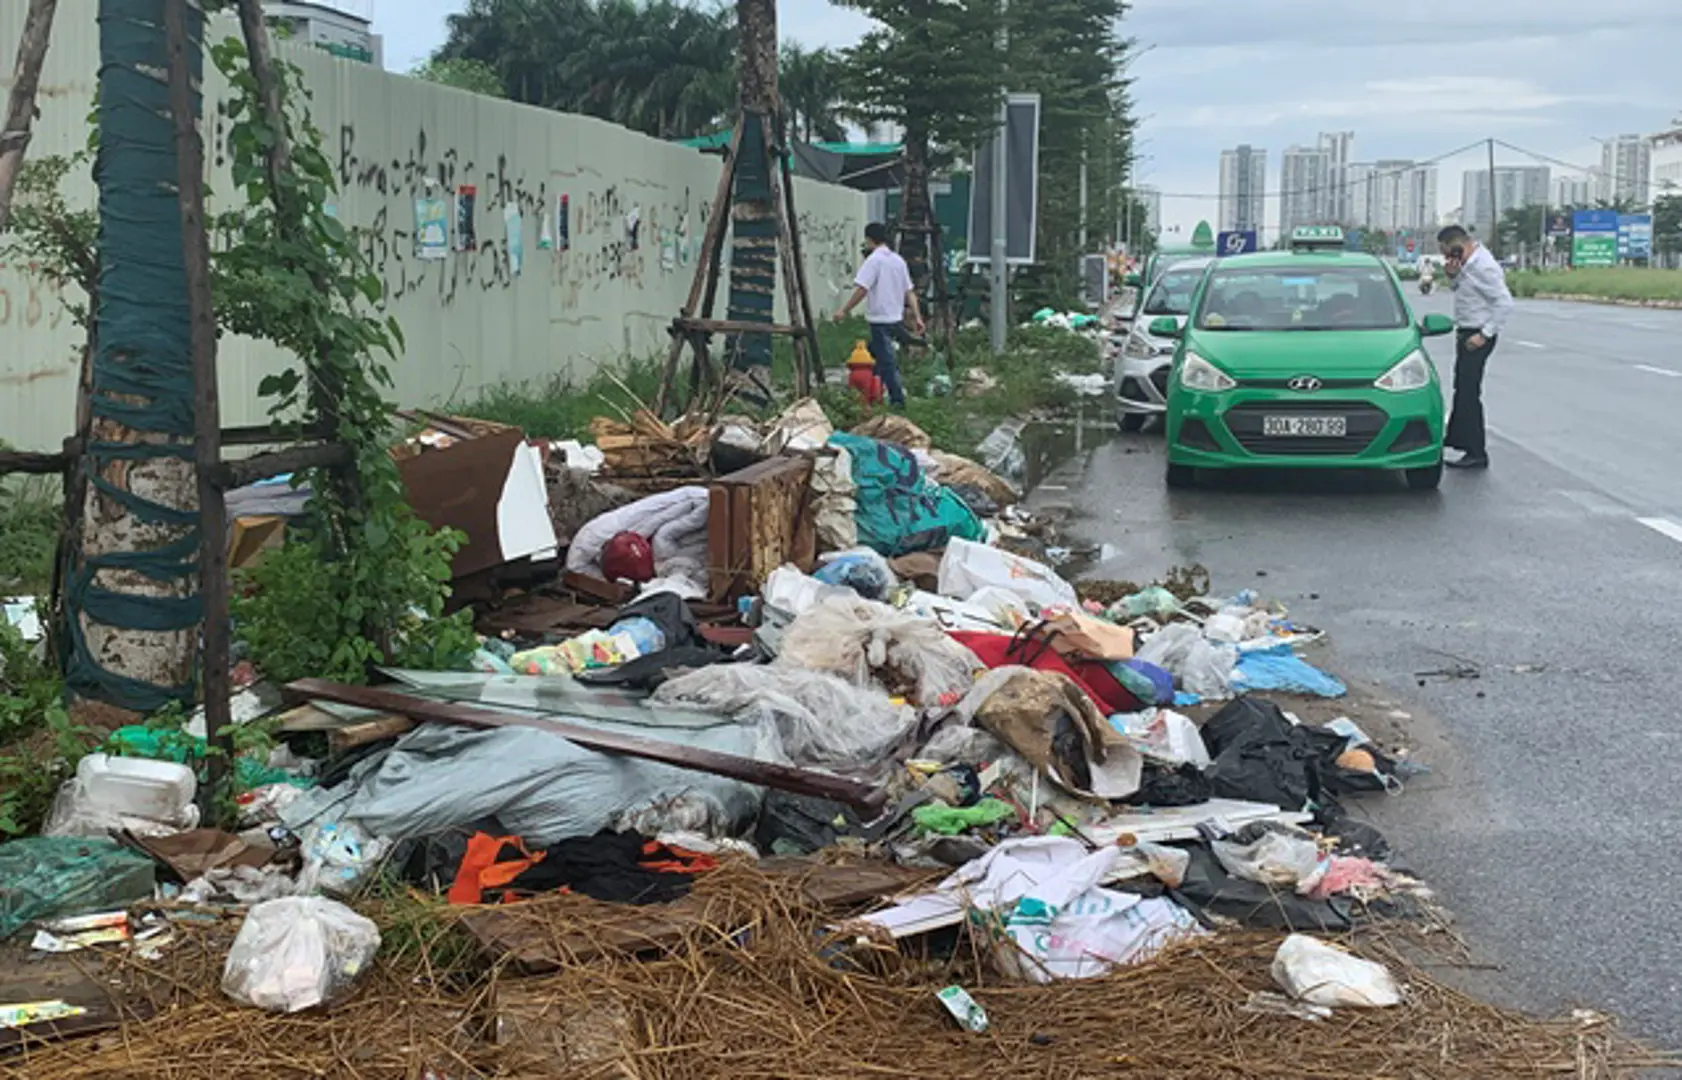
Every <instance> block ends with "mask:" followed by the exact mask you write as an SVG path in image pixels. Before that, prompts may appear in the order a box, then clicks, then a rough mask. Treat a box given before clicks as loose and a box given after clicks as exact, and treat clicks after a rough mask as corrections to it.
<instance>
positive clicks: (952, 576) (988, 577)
mask: <svg viewBox="0 0 1682 1080" xmlns="http://www.w3.org/2000/svg"><path fill="white" fill-rule="evenodd" d="M989 586H992V587H995V588H999V589H1004V590H1006V591H1008V592H1012V593H1015V594H1016V595H1017V596H1020V597H1022V599H1024V600H1027V601H1029V602H1031V603H1035V604H1038V605H1039V606H1040V607H1042V608H1045V607H1079V606H1080V597H1078V596H1076V595H1075V587H1074V586H1073V585H1070V584H1069V583H1068V582H1067V581H1064V580H1063V579H1062V578H1060V577H1058V576H1057V571H1055V570H1053V569H1051V568H1050V567H1049V566H1045V565H1042V564H1040V563H1037V562H1035V561H1034V560H1032V559H1024V558H1023V557H1022V556H1020V555H1012V554H1011V553H1010V552H1008V551H1005V550H1003V549H1002V548H996V547H988V546H987V545H986V544H977V543H974V542H973V541H969V540H953V541H952V542H951V543H949V544H947V545H946V554H945V556H943V557H942V558H941V560H940V591H941V593H943V594H944V595H946V596H951V597H956V598H957V599H959V600H968V599H969V598H970V597H971V596H972V595H974V594H975V593H976V592H978V591H979V590H981V589H985V588H987V587H989Z"/></svg>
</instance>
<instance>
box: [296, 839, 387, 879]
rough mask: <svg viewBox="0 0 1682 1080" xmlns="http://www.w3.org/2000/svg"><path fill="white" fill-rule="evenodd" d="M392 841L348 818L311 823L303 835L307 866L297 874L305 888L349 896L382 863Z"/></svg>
mask: <svg viewBox="0 0 1682 1080" xmlns="http://www.w3.org/2000/svg"><path fill="white" fill-rule="evenodd" d="M390 846H391V845H390V844H388V843H387V842H386V841H384V840H381V839H379V838H378V837H375V836H371V835H369V833H368V831H367V830H366V829H364V828H362V827H361V826H360V825H357V824H356V823H354V822H349V821H336V822H323V823H321V824H316V825H311V826H310V827H309V828H308V829H306V830H305V831H304V834H303V836H302V838H301V839H300V847H301V850H302V852H303V856H304V868H303V870H302V871H300V872H299V874H298V881H299V884H300V885H301V886H302V891H303V892H315V891H316V890H318V889H319V890H320V891H322V892H325V893H331V894H332V895H334V896H349V895H351V894H352V893H354V892H355V891H356V887H357V886H358V885H360V884H361V883H362V880H363V879H364V878H365V877H367V876H368V873H369V871H371V870H373V869H374V868H375V867H377V866H378V865H379V864H380V859H381V858H383V857H384V856H385V853H386V849H387V848H389V847H390Z"/></svg>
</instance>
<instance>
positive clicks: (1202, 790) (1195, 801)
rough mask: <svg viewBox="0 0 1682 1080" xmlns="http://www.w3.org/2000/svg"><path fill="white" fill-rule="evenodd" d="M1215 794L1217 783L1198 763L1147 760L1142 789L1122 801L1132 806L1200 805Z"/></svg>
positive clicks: (1140, 787)
mask: <svg viewBox="0 0 1682 1080" xmlns="http://www.w3.org/2000/svg"><path fill="white" fill-rule="evenodd" d="M1213 797H1214V785H1212V784H1211V783H1210V782H1209V777H1208V776H1206V775H1204V772H1203V770H1202V769H1199V768H1198V767H1197V766H1195V765H1181V766H1179V767H1178V768H1173V767H1171V766H1168V765H1159V764H1157V763H1156V762H1154V761H1147V762H1145V768H1144V773H1143V775H1142V776H1141V778H1140V781H1139V790H1138V791H1135V792H1134V793H1133V794H1131V795H1129V796H1128V797H1127V798H1125V799H1123V800H1121V801H1122V802H1124V803H1127V804H1129V805H1131V806H1198V805H1201V804H1203V803H1206V802H1208V801H1209V800H1210V799H1211V798H1213Z"/></svg>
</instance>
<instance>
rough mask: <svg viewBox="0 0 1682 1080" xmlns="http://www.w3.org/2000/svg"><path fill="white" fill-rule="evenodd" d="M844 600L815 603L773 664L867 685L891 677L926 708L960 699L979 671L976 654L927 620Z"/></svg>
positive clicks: (852, 599)
mask: <svg viewBox="0 0 1682 1080" xmlns="http://www.w3.org/2000/svg"><path fill="white" fill-rule="evenodd" d="M845 592H846V595H845V596H830V597H827V598H825V599H822V600H820V601H819V602H818V603H817V604H816V605H814V606H813V607H812V608H810V609H809V610H807V611H806V613H805V614H803V615H801V616H800V617H799V618H797V619H795V620H794V622H793V623H792V624H791V625H790V626H789V628H788V630H787V632H786V633H784V635H783V640H782V646H781V651H780V652H779V653H778V654H777V660H776V664H777V666H779V667H797V668H809V669H812V670H814V671H828V672H832V673H834V674H836V675H839V676H841V677H842V678H844V679H850V680H851V681H852V682H853V683H855V684H856V685H859V686H870V685H872V684H873V683H876V682H877V680H878V679H879V678H880V679H887V678H890V677H893V678H897V679H898V680H905V681H908V682H909V683H910V686H909V687H908V688H907V687H902V686H891V687H887V689H888V690H889V692H890V693H900V692H902V691H904V690H906V689H909V690H910V692H911V694H912V695H913V696H914V697H915V698H916V702H915V703H916V704H918V705H920V706H922V707H925V708H932V707H934V706H936V705H940V704H953V703H955V702H957V701H958V700H959V699H961V698H962V697H963V695H964V693H965V692H966V691H968V690H969V688H970V686H971V685H972V684H973V683H974V681H975V672H976V671H978V670H980V669H981V667H982V666H983V665H982V663H981V661H979V660H977V659H976V657H975V654H974V653H972V652H970V651H969V650H968V649H966V648H964V647H963V646H962V645H960V644H958V643H957V642H956V641H953V640H952V639H951V638H950V637H948V636H947V635H946V631H945V630H943V629H941V626H940V624H939V623H937V622H935V621H934V620H933V619H925V618H921V617H919V616H916V615H909V614H906V613H905V612H903V611H898V610H896V609H894V608H891V607H889V606H887V605H886V604H878V603H875V602H874V601H871V600H863V599H860V598H859V597H858V596H857V595H855V594H854V593H853V591H852V590H851V589H848V590H845Z"/></svg>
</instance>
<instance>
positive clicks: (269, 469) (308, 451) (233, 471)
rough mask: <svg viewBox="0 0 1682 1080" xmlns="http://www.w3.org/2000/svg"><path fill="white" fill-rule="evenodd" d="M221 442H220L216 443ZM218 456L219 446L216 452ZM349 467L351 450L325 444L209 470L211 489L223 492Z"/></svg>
mask: <svg viewBox="0 0 1682 1080" xmlns="http://www.w3.org/2000/svg"><path fill="white" fill-rule="evenodd" d="M218 442H220V440H218ZM217 452H218V454H220V453H221V449H220V446H218V450H217ZM350 463H351V452H350V447H348V446H346V445H345V444H344V443H336V442H335V443H325V444H323V445H320V446H295V447H293V448H291V449H290V450H276V451H274V452H273V453H268V454H252V455H251V456H250V457H248V458H240V459H238V460H237V461H223V462H217V463H212V464H211V465H210V466H208V470H209V475H210V478H211V481H212V482H213V484H214V486H216V487H217V488H219V489H220V490H222V491H232V490H233V489H234V488H241V487H245V486H246V485H247V484H255V483H256V482H257V481H259V480H268V479H270V478H271V477H275V476H285V475H287V474H288V473H295V472H302V471H304V470H305V469H325V468H337V467H341V466H345V465H349V464H350Z"/></svg>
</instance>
